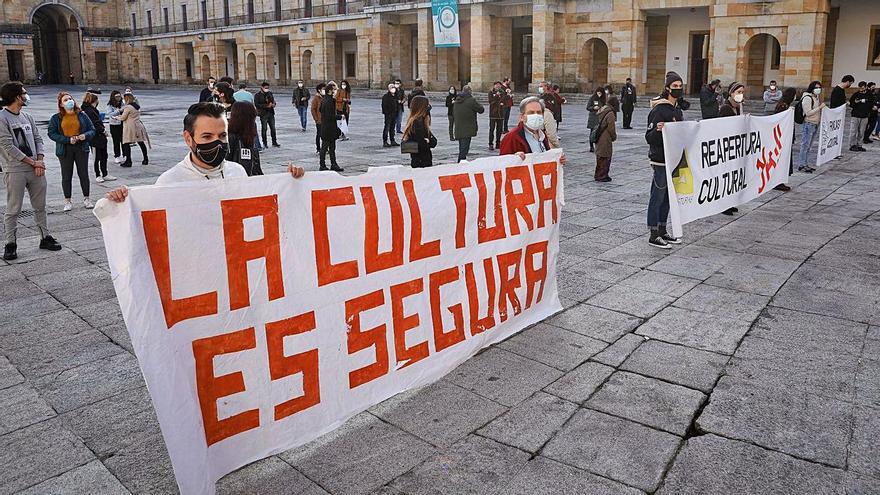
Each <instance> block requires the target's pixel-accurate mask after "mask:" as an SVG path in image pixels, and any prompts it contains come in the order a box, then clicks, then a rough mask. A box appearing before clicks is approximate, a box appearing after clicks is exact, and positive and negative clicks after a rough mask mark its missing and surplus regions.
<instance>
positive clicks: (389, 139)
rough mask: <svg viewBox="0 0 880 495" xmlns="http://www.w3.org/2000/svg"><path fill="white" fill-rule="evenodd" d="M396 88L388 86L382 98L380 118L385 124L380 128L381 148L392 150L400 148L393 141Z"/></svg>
mask: <svg viewBox="0 0 880 495" xmlns="http://www.w3.org/2000/svg"><path fill="white" fill-rule="evenodd" d="M397 112H398V106H397V86H396V85H395V84H394V83H391V84H389V85H388V91H387V92H386V93H385V94H384V95H383V96H382V116H383V117H384V118H385V124H384V126H383V127H382V147H383V148H393V147H395V146H400V144H398V142H397V141H396V140H395V134H394V124H395V123H396V122H397Z"/></svg>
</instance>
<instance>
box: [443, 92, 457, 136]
mask: <svg viewBox="0 0 880 495" xmlns="http://www.w3.org/2000/svg"><path fill="white" fill-rule="evenodd" d="M456 96H458V90H456V89H455V86H449V94H448V95H446V116H447V118H448V119H449V140H450V141H455V134H454V132H453V131H454V129H455V112H453V111H452V110H453V108H454V106H455V97H456Z"/></svg>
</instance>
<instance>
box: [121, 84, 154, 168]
mask: <svg viewBox="0 0 880 495" xmlns="http://www.w3.org/2000/svg"><path fill="white" fill-rule="evenodd" d="M123 101H124V102H125V106H124V107H123V108H122V113H121V114H120V115H119V120H120V121H122V154H123V155H125V161H124V162H122V164H121V165H120V167H131V145H132V144H134V143H137V144H138V146H139V147H140V148H141V155H142V156H143V160H142V161H141V165H149V163H150V157H149V155H148V154H147V144H149V142H150V135H149V134H147V128H146V126H144V123H143V122H141V111H140V108H141V107H140V105H138V103H137V102H136V101H134V95H131V94H127V95H125V96H124V97H123Z"/></svg>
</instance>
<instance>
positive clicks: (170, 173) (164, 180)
mask: <svg viewBox="0 0 880 495" xmlns="http://www.w3.org/2000/svg"><path fill="white" fill-rule="evenodd" d="M247 176H248V175H247V172H246V171H245V170H244V167H242V166H241V165H239V164H237V163H235V162H230V161H224V162H223V163H221V164H220V166H219V167H217V168H215V169H213V170H206V169H203V168H201V167H197V166H196V165H195V164H193V162H192V160H190V155H189V153H187V154H186V158H184V159H183V160H181V161H180V162H179V163H178V164H177V165H175V166H173V167H171V168H169V169H168V170H166V171H165V172H163V173H162V175H160V176H159V178H158V179H156V185H160V186H161V185H167V184H177V183H179V182H189V181H196V180H211V179H235V178H238V177H247Z"/></svg>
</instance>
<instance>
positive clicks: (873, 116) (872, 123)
mask: <svg viewBox="0 0 880 495" xmlns="http://www.w3.org/2000/svg"><path fill="white" fill-rule="evenodd" d="M868 99H869V100H870V102H871V110H870V112H869V113H868V125H867V126H865V132H864V135H863V136H862V143H863V144H871V143H872V142H873V141H871V133H872V132H874V129H875V127H876V126H877V111H878V110H880V99H878V98H877V84H876V83H874V82H869V83H868Z"/></svg>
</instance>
